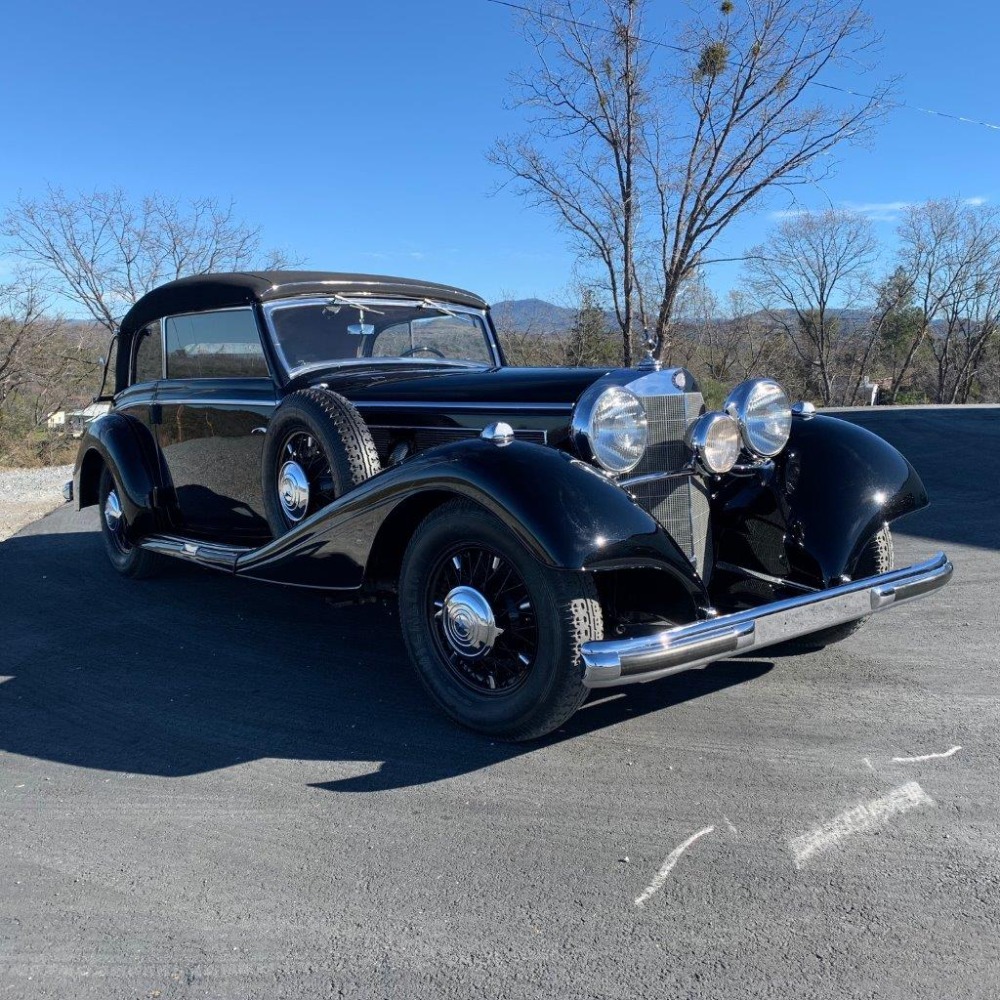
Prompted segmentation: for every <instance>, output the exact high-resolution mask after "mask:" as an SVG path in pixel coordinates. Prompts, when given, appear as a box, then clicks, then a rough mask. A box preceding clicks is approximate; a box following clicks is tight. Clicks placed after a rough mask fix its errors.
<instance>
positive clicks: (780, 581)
mask: <svg viewBox="0 0 1000 1000" xmlns="http://www.w3.org/2000/svg"><path fill="white" fill-rule="evenodd" d="M713 570H714V571H716V572H718V571H720V570H721V571H722V572H724V573H735V574H736V575H737V576H744V577H747V578H748V579H750V580H760V581H761V582H762V583H771V584H774V586H776V587H787V588H788V589H789V590H801V591H802V592H803V593H806V594H818V593H819V592H820V589H819V587H810V586H808V585H807V584H805V583H795V582H794V581H792V580H786V579H784V578H783V577H780V576H772V575H771V574H770V573H761V572H759V571H758V570H755V569H747V568H746V567H745V566H736V565H734V564H733V563H728V562H717V563H715V565H714V566H713Z"/></svg>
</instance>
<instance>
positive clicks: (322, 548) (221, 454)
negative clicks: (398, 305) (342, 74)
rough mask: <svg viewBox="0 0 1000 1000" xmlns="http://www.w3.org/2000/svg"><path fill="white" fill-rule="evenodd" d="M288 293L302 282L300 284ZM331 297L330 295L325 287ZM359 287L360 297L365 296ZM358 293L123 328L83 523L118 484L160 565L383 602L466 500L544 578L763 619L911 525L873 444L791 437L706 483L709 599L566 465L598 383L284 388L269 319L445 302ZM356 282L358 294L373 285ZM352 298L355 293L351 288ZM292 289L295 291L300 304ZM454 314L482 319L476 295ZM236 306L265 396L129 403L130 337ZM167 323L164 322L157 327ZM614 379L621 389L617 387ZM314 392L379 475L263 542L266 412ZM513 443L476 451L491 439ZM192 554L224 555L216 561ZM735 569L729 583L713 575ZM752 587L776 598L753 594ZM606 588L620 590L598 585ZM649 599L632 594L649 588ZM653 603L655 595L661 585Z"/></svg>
mask: <svg viewBox="0 0 1000 1000" xmlns="http://www.w3.org/2000/svg"><path fill="white" fill-rule="evenodd" d="M300 279H301V280H300ZM333 279H336V281H333ZM363 279H364V280H363ZM379 280H380V279H371V281H368V279H367V278H366V276H358V275H353V276H352V275H339V276H330V275H326V276H324V275H314V274H310V275H289V274H286V275H276V274H272V275H221V276H214V277H211V278H205V279H192V280H190V281H185V282H182V283H178V284H176V285H175V286H167V288H166V290H162V289H161V290H158V291H157V292H156V293H155V294H153V295H151V296H150V297H148V298H147V299H146V300H144V301H143V302H142V303H140V304H137V307H136V309H135V310H133V313H130V315H129V317H127V318H126V321H125V322H124V323H123V336H122V337H121V338H120V340H119V357H118V365H117V373H118V385H119V391H118V393H117V395H116V396H115V404H114V405H115V410H114V411H113V413H112V414H111V415H109V416H107V417H103V418H101V419H100V420H98V421H96V422H95V423H94V424H93V425H92V427H91V428H90V430H89V431H88V432H87V434H86V435H85V437H84V440H83V442H82V446H81V449H80V453H79V456H78V461H77V469H76V473H75V479H76V495H77V496H78V497H79V500H80V504H81V506H86V505H87V504H91V503H96V502H97V482H98V478H99V474H100V468H101V466H102V464H106V465H108V466H109V467H111V468H112V470H114V472H115V474H116V476H117V478H118V479H119V481H120V483H121V485H122V494H123V495H122V501H123V505H124V508H125V515H126V518H127V520H128V522H129V525H130V532H131V534H132V537H133V539H136V538H142V537H143V536H150V535H154V534H159V535H161V536H164V535H169V536H172V537H171V538H170V539H161V541H162V542H163V544H164V545H166V550H167V551H172V552H174V553H175V554H176V553H177V550H178V549H180V550H181V551H184V552H185V556H186V557H187V556H188V555H190V557H191V558H193V559H194V560H195V561H201V562H203V563H204V564H206V565H213V566H215V567H216V568H219V567H223V568H228V569H231V570H232V571H233V572H235V573H237V574H239V575H242V576H247V577H251V578H254V579H261V580H268V581H272V582H277V583H282V584H286V585H298V586H309V587H319V588H329V589H337V590H352V589H353V590H356V589H359V588H362V587H369V588H379V587H383V586H387V587H389V588H391V587H392V585H393V584H394V581H395V575H394V574H395V571H396V570H398V566H399V561H400V559H401V556H402V552H403V550H404V549H405V546H406V544H407V542H408V540H409V538H410V536H411V534H412V531H413V530H414V529H415V527H416V525H417V524H418V523H419V521H420V520H421V519H422V518H423V517H424V516H426V514H427V513H428V512H429V511H430V510H432V509H433V508H434V507H435V506H436V505H438V504H440V503H442V502H445V501H446V500H448V499H449V498H453V497H456V496H458V497H467V498H469V499H471V500H473V501H475V502H476V503H478V504H480V505H482V506H483V507H485V508H486V509H488V510H490V511H491V512H492V513H493V514H494V515H495V516H496V517H498V518H499V519H500V520H501V521H502V522H503V523H504V524H505V525H506V526H507V528H508V529H509V530H510V531H511V532H512V533H513V534H515V535H516V536H517V537H518V538H519V539H520V541H521V542H522V543H523V544H524V545H525V546H526V547H527V549H528V550H529V551H531V552H532V553H533V555H534V556H535V557H536V558H537V559H539V560H540V561H541V562H543V563H545V564H546V565H549V566H551V567H554V568H558V569H565V570H568V571H579V570H587V571H593V572H606V571H617V570H645V569H650V568H652V569H655V570H659V571H663V572H664V577H665V578H669V581H668V582H666V583H665V589H667V587H668V586H669V587H672V588H673V589H674V591H675V592H676V589H677V588H678V587H679V588H680V590H681V591H682V592H683V593H684V594H685V595H686V596H687V598H688V599H689V607H694V608H699V607H706V606H709V605H715V606H720V607H724V606H726V605H727V604H734V603H735V604H740V603H741V602H742V603H754V602H757V603H759V602H760V601H762V600H768V599H773V598H774V597H776V596H782V593H781V588H782V587H787V586H789V585H790V586H792V587H793V588H794V586H795V585H796V584H800V585H803V586H806V587H824V586H828V585H831V584H834V583H837V582H839V581H840V580H841V579H842V578H843V577H844V576H845V575H850V573H851V572H852V570H853V567H854V563H855V562H856V560H857V558H858V555H859V553H860V550H861V548H862V546H863V545H864V543H865V542H866V541H867V539H868V538H869V537H870V536H871V535H872V534H873V533H874V532H875V531H876V530H877V529H878V527H879V526H880V524H881V523H882V522H884V521H891V520H893V519H894V518H896V517H899V516H901V515H902V514H905V513H908V512H909V511H912V510H916V509H918V508H919V507H922V506H924V505H925V504H926V502H927V497H926V493H925V492H924V489H923V486H922V484H921V483H920V480H919V478H918V477H917V475H916V473H915V472H914V471H913V469H912V467H911V466H910V465H909V463H908V462H907V461H906V459H904V458H903V457H902V456H901V455H900V454H899V453H898V452H896V451H895V449H893V448H892V447H890V446H889V445H888V444H886V443H885V442H884V441H882V440H881V439H880V438H878V437H876V436H875V435H873V434H870V433H869V432H867V431H865V430H863V429H861V428H859V427H856V426H853V425H850V424H847V423H844V422H842V421H838V420H832V419H830V418H826V417H821V416H816V417H813V418H809V419H805V418H796V419H795V420H794V422H793V428H792V436H791V439H790V442H789V445H788V447H787V448H786V449H785V451H784V452H783V453H782V454H781V455H780V456H779V457H778V458H777V459H776V460H775V462H774V463H769V464H768V465H767V466H766V467H765V468H764V469H763V470H762V471H758V472H754V473H752V474H750V475H747V476H737V475H731V476H726V477H723V478H722V479H721V480H715V481H714V485H713V496H712V538H713V542H714V547H715V551H714V559H713V563H714V564H715V565H716V566H718V569H717V570H716V571H714V572H712V573H711V574H710V573H709V571H708V570H707V571H706V577H705V579H706V581H708V587H706V583H705V582H703V580H702V578H701V577H699V576H698V575H697V573H696V572H695V571H694V569H693V567H692V564H691V562H690V561H689V559H688V558H687V557H686V556H685V554H684V553H683V552H682V551H681V550H680V549H679V548H678V546H677V545H676V544H675V543H674V541H673V539H672V538H671V537H670V536H669V534H668V533H667V532H665V531H664V530H663V529H662V528H661V527H660V526H659V524H658V523H657V522H656V521H655V520H654V518H653V517H652V516H651V515H650V514H648V513H647V512H646V511H645V510H643V509H642V508H641V507H640V506H638V505H637V504H636V503H635V502H634V501H633V500H632V498H631V497H630V496H629V494H628V493H627V492H626V491H625V490H624V489H622V488H620V487H619V486H618V485H617V484H616V483H615V482H614V481H612V480H610V479H609V478H608V477H606V476H605V475H603V474H602V473H601V472H599V471H598V470H597V469H596V468H594V467H592V466H591V465H588V464H586V463H584V462H581V461H579V460H577V459H576V458H574V457H573V448H572V445H571V443H570V440H569V428H570V423H571V419H572V413H573V408H574V405H575V403H576V401H577V400H578V399H579V398H580V397H581V396H582V395H583V394H584V393H586V391H587V389H588V388H589V387H590V386H592V385H593V384H594V383H595V382H597V381H598V380H599V379H601V378H602V377H604V376H605V375H606V374H608V370H607V369H603V368H602V369H552V368H545V369H525V368H507V367H503V366H501V367H498V368H487V367H481V366H474V365H464V364H461V363H444V364H437V363H431V362H427V361H409V362H401V361H399V360H390V359H370V360H369V361H365V362H363V363H353V362H352V363H342V364H337V365H330V366H327V367H324V368H317V369H313V370H311V371H309V372H308V373H304V374H303V375H301V376H299V377H297V378H296V379H294V380H289V379H288V378H287V375H285V374H284V373H283V372H282V371H281V370H280V368H279V367H278V365H277V359H276V354H275V351H274V345H273V343H272V341H271V338H270V336H269V334H268V331H267V325H266V319H265V316H264V312H263V302H264V301H266V300H269V299H272V298H275V297H280V296H281V295H285V294H296V293H297V292H299V291H303V290H305V291H311V293H312V294H315V293H317V292H318V291H323V290H330V289H331V287H332V286H331V284H330V282H331V281H333V284H334V285H336V282H337V281H340V282H347V283H348V284H347V285H345V284H341V285H337V286H336V287H337V290H341V291H350V293H351V294H395V295H405V294H412V295H428V296H434V297H439V298H448V294H446V293H448V292H449V290H448V289H446V288H444V287H443V286H432V285H430V284H426V283H419V282H417V283H414V282H409V283H407V282H405V281H402V280H401V279H382V280H384V281H391V282H392V284H391V285H379V283H378V282H379ZM366 282H367V284H366ZM348 285H350V287H349V288H348ZM293 289H295V290H297V291H293ZM450 291H451V292H453V293H454V295H453V296H452V300H453V301H455V302H460V303H463V304H465V305H467V306H472V307H474V308H477V309H478V308H482V309H483V310H484V315H485V317H486V322H487V327H488V329H489V330H490V331H491V332H492V329H493V328H492V324H491V322H490V321H489V314H488V310H486V307H485V304H484V303H482V301H481V300H479V299H478V298H477V297H475V296H472V295H471V293H466V292H461V291H457V290H450ZM245 303H249V304H250V305H251V306H252V307H253V309H254V315H255V316H256V318H257V324H258V330H259V332H260V335H261V340H262V344H263V348H264V353H265V356H266V358H267V361H268V365H269V368H270V372H271V376H270V378H200V379H163V378H161V379H158V380H156V381H154V382H147V383H144V384H141V385H135V386H128V385H127V383H128V380H129V375H130V371H129V364H130V356H131V340H130V334H131V335H134V333H135V332H136V330H137V329H138V328H139V327H140V326H141V325H142V323H145V322H148V321H150V320H153V319H157V318H159V317H161V316H163V315H167V314H168V313H169V312H170V311H171V310H172V309H173V307H174V306H177V307H178V309H179V305H178V304H180V305H184V306H185V308H190V309H196V308H203V309H209V308H218V307H220V306H223V305H236V304H245ZM168 307H169V308H168ZM616 374H619V375H621V377H622V379H623V380H625V378H626V376H631V375H632V374H633V373H624V372H622V373H616ZM307 386H322V387H324V388H329V389H330V390H332V391H335V392H338V393H340V394H342V395H344V396H345V397H346V398H347V399H349V400H350V401H351V402H352V403H353V404H354V405H355V406H356V407H357V408H358V410H359V411H360V413H361V415H362V417H363V418H364V420H365V422H366V424H367V425H368V427H369V428H370V429H371V431H372V435H373V438H374V439H375V442H376V447H377V448H378V451H379V455H380V458H381V460H382V462H383V464H384V465H388V463H389V462H390V460H393V461H397V460H399V456H400V455H405V459H404V460H402V461H401V462H400V464H395V465H392V466H391V467H388V468H383V471H382V472H381V473H379V474H378V475H376V476H374V477H373V478H371V479H369V480H368V481H366V482H364V483H362V484H361V485H360V486H359V487H358V488H356V489H355V490H353V491H351V492H350V493H349V494H347V495H346V496H344V497H341V498H340V499H339V500H337V501H336V502H334V503H333V504H332V505H330V506H329V507H327V508H325V509H324V510H322V511H320V512H318V513H317V514H315V515H314V516H312V517H310V518H309V519H307V520H306V521H304V522H303V523H302V524H300V525H297V526H296V527H295V528H294V529H293V530H292V531H290V532H289V533H288V534H287V535H284V536H283V537H281V538H279V539H277V540H274V541H270V540H269V539H270V535H269V532H268V529H267V525H266V521H265V520H264V517H263V509H262V495H261V454H262V450H263V449H262V446H263V442H264V438H265V433H266V428H267V426H268V424H269V422H270V418H271V415H272V414H273V412H274V410H275V408H276V407H277V406H279V405H280V403H281V400H282V399H283V398H284V397H285V396H287V395H288V394H290V393H292V392H294V391H296V390H298V389H302V388H305V387H307ZM501 420H502V421H504V422H506V423H509V424H510V425H511V426H512V427H513V429H514V431H515V436H516V440H515V442H514V443H513V444H510V445H508V446H505V447H498V446H496V445H495V444H492V443H490V442H486V441H484V440H482V439H480V437H479V434H480V432H481V430H482V429H483V428H484V427H485V426H486V425H487V424H490V423H493V422H496V421H501ZM185 539H192V540H195V541H200V542H212V543H219V544H218V545H217V546H216V548H218V550H219V551H218V553H216V552H215V550H214V549H212V548H211V546H205V547H204V555H203V556H201V555H198V554H197V549H196V548H195V549H194V550H193V551H192V552H191V553H187V552H186V549H185V543H184V540H185ZM727 563H728V564H730V565H731V566H734V567H737V570H736V571H735V572H734V571H733V570H732V569H727V568H726V564H727ZM742 569H745V570H750V571H753V572H755V573H757V574H758V576H759V575H761V574H763V576H765V577H768V576H769V577H774V578H779V579H778V588H777V589H776V588H775V587H774V585H773V584H771V583H768V582H767V581H766V580H763V581H761V580H758V579H749V580H748V576H747V574H746V573H745V572H742V571H741V570H742ZM604 579H605V581H607V580H609V579H614V576H613V575H612V576H610V577H609V576H605V577H604ZM643 585H645V583H644V584H643ZM653 589H656V588H655V586H654V588H653Z"/></svg>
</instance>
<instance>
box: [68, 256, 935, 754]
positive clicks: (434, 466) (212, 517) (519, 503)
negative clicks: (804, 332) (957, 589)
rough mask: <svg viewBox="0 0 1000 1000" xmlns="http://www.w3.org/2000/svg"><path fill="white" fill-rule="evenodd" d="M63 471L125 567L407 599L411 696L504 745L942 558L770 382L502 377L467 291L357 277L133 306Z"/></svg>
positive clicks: (850, 621) (651, 374) (839, 614)
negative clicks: (169, 567) (101, 401)
mask: <svg viewBox="0 0 1000 1000" xmlns="http://www.w3.org/2000/svg"><path fill="white" fill-rule="evenodd" d="M74 490H75V495H76V497H77V499H78V502H79V504H80V506H81V507H84V506H88V505H92V504H99V505H100V506H101V511H102V519H101V523H102V530H103V532H104V537H105V542H106V544H107V546H108V553H109V556H110V557H111V560H112V562H113V563H114V564H115V566H116V567H117V568H118V569H119V570H120V571H121V572H123V573H126V574H128V575H132V576H141V575H146V574H148V573H149V572H151V571H152V570H153V569H155V567H156V563H157V561H158V560H159V559H160V558H162V557H163V556H164V555H169V556H175V557H179V558H183V559H188V560H192V561H194V562H197V563H200V564H202V565H205V566H211V567H215V568H217V569H222V570H225V571H226V572H229V573H234V574H237V575H240V576H245V577H251V578H254V579H259V580H267V581H271V582H276V583H281V584H288V585H295V586H308V587H317V588H327V589H330V590H334V591H341V592H346V593H354V594H357V595H368V594H396V595H398V597H399V601H400V611H401V618H402V623H403V628H404V638H405V639H406V642H407V645H408V648H409V651H410V654H411V656H412V658H413V660H414V663H415V665H416V666H417V669H418V672H419V673H420V675H421V677H422V679H423V680H424V682H425V684H426V686H427V688H428V690H429V691H430V693H431V694H432V695H433V696H434V697H435V699H436V700H437V701H438V702H439V704H440V705H441V706H442V707H443V708H444V709H445V710H446V711H447V712H449V713H450V714H451V715H452V716H453V717H454V718H456V719H457V720H459V721H460V722H462V723H464V724H466V725H469V726H472V727H474V728H477V729H480V730H482V731H486V732H490V733H494V734H497V735H501V736H506V737H511V738H527V737H532V736H537V735H539V734H541V733H543V732H546V731H548V730H550V729H552V728H553V727H554V726H556V725H558V724H559V723H560V722H562V721H563V720H564V719H565V718H566V716H567V715H568V714H570V713H571V712H572V711H573V710H575V708H576V707H577V706H578V705H579V704H580V703H581V702H582V700H583V698H584V697H585V695H586V692H587V690H588V689H589V688H591V687H602V686H610V685H615V684H621V683H628V682H632V681H645V680H650V679H653V678H656V677H660V676H663V675H665V674H669V673H673V672H675V671H677V670H682V669H686V668H689V667H692V666H701V665H704V664H706V663H708V662H710V661H712V660H716V659H721V658H724V657H726V656H732V655H736V654H745V653H746V652H748V651H751V650H755V649H759V648H762V647H764V646H767V645H771V644H774V643H778V642H788V641H798V642H805V643H807V644H812V645H817V646H818V645H824V644H826V643H827V642H831V641H835V640H837V639H839V638H841V637H843V636H844V635H845V634H847V633H848V632H849V631H851V630H852V629H853V628H855V627H856V625H857V623H858V622H859V621H861V620H862V619H863V618H865V617H867V616H868V615H869V614H871V613H872V612H873V611H878V610H881V609H882V608H885V607H889V606H892V605H893V604H898V603H900V602H901V601H903V600H907V599H910V598H913V597H917V596H920V595H922V594H925V593H928V592H930V591H932V590H935V589H937V588H938V587H941V586H943V585H944V584H945V583H946V582H947V580H948V578H949V577H950V574H951V565H950V563H949V562H948V561H947V559H946V558H945V557H944V555H943V554H939V555H937V556H935V557H933V558H932V559H929V560H928V561H927V562H925V563H921V564H919V565H916V566H910V567H906V568H904V569H893V568H892V566H891V539H890V537H889V532H888V528H887V525H888V523H889V522H891V521H892V520H894V519H895V518H897V517H900V516H902V515H904V514H907V513H909V512H911V511H914V510H917V509H919V508H920V507H923V506H925V505H926V503H927V496H926V494H925V491H924V488H923V485H922V484H921V482H920V479H919V477H918V476H917V474H916V473H915V471H914V470H913V468H912V466H911V465H910V464H909V463H908V462H907V461H906V459H905V458H903V456H901V455H900V454H899V453H898V452H897V451H895V450H894V449H893V448H892V447H890V446H889V445H888V444H887V443H885V442H884V441H882V440H881V439H880V438H878V437H876V436H875V435H873V434H871V433H869V432H868V431H865V430H863V429H861V428H859V427H856V426H853V425H851V424H848V423H846V422H843V421H839V420H836V419H832V418H829V417H824V416H821V415H817V414H815V413H814V412H813V411H812V408H811V407H809V406H808V404H805V405H802V404H799V405H797V406H796V407H789V406H788V401H787V399H786V398H785V397H784V394H783V393H782V392H781V390H780V388H779V387H777V386H776V385H775V384H774V383H773V382H770V381H769V380H756V381H754V382H750V383H745V384H744V385H742V386H740V387H737V389H735V390H734V392H733V394H732V395H731V397H730V399H729V400H728V401H727V406H726V412H725V413H717V414H706V413H705V407H704V402H703V399H702V396H701V394H700V393H699V391H698V387H697V384H696V382H695V380H694V378H693V377H692V376H691V374H690V373H689V372H687V371H685V370H683V369H663V370H660V369H658V368H657V367H656V366H655V365H653V364H651V363H646V364H644V365H643V366H640V367H639V368H638V369H621V370H606V369H548V368H547V369H530V368H512V367H508V366H507V365H506V364H505V362H504V358H503V353H502V350H501V348H500V345H499V343H498V341H497V338H496V335H495V331H494V329H493V326H492V323H491V320H490V314H489V309H488V307H487V304H486V303H485V302H484V301H483V300H482V299H480V298H479V297H478V296H475V295H473V294H471V293H469V292H465V291H461V290H459V289H454V288H449V287H446V286H442V285H436V284H431V283H427V282H418V281H411V280H407V279H401V278H390V277H378V276H370V275H347V274H333V273H325V272H318V273H317V272H272V273H263V274H222V275H206V276H201V277H195V278H187V279H181V280H179V281H175V282H171V283H170V284H167V285H164V286H162V287H160V288H158V289H155V290H154V291H152V292H150V293H149V294H147V295H146V296H144V297H143V298H142V299H140V300H139V301H138V302H137V303H136V305H135V306H134V307H133V308H132V309H131V311H130V312H129V313H128V315H127V316H126V317H125V319H124V320H123V322H122V324H121V329H120V333H119V337H118V348H117V359H116V364H115V391H114V395H113V406H112V410H111V412H110V413H109V414H107V415H106V416H103V417H101V418H99V419H98V420H97V421H95V422H94V424H93V425H92V426H91V427H90V428H89V429H88V431H87V434H86V436H85V437H84V439H83V441H82V443H81V447H80V452H79V457H78V460H77V465H76V470H75V474H74Z"/></svg>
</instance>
